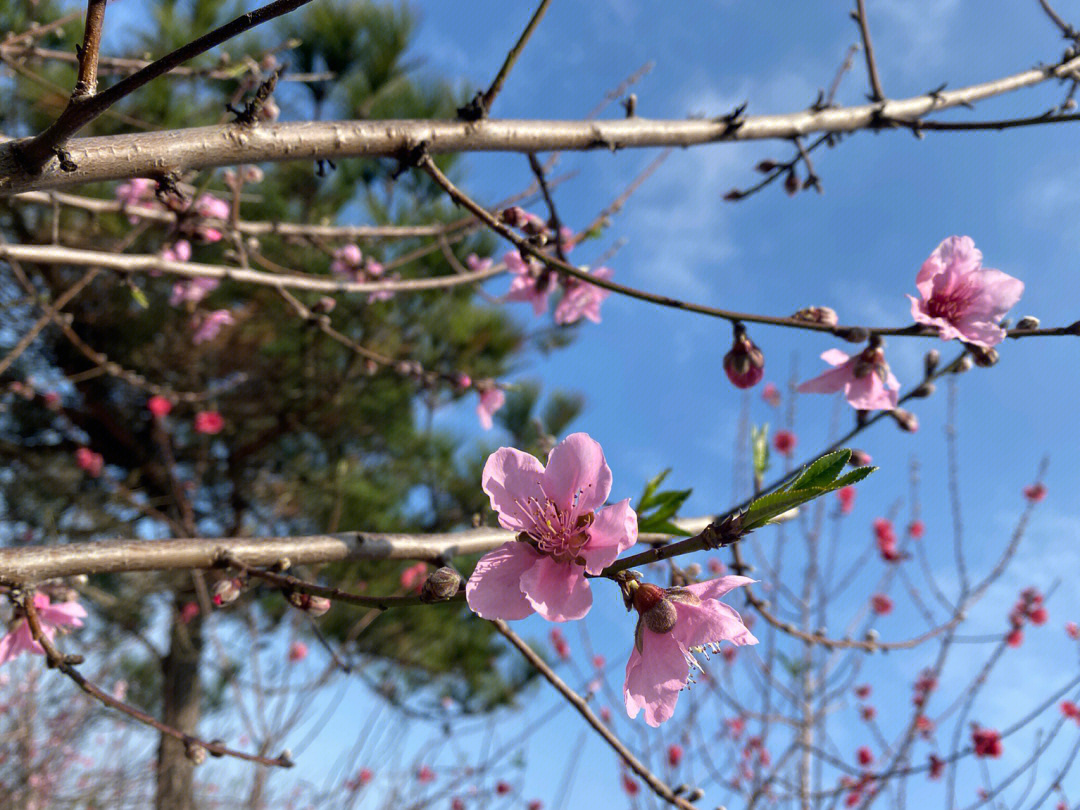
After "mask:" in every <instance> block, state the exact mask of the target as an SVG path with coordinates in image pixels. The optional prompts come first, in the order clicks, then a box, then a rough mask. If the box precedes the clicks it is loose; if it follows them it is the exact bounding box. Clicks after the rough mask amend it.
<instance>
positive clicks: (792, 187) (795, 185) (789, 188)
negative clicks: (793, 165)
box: [784, 171, 802, 197]
mask: <svg viewBox="0 0 1080 810" xmlns="http://www.w3.org/2000/svg"><path fill="white" fill-rule="evenodd" d="M800 188H802V181H801V180H799V177H798V175H796V174H795V172H793V171H789V172H788V173H787V177H785V178H784V191H786V192H787V193H788V196H789V197H794V196H795V195H796V194H797V193H798V192H799V189H800Z"/></svg>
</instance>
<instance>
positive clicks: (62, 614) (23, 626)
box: [0, 593, 86, 665]
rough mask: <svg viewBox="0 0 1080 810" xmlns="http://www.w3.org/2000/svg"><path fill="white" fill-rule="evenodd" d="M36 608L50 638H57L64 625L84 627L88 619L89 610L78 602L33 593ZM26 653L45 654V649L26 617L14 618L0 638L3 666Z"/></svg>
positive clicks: (44, 630)
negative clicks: (31, 631) (36, 637)
mask: <svg viewBox="0 0 1080 810" xmlns="http://www.w3.org/2000/svg"><path fill="white" fill-rule="evenodd" d="M34 609H35V610H36V611H37V614H38V618H39V619H40V621H41V631H42V632H43V633H44V634H45V637H46V638H48V639H49V640H50V641H51V640H52V639H54V638H56V631H57V629H59V628H61V627H82V626H83V622H82V620H83V619H85V618H86V609H85V608H83V606H82V605H80V604H79V603H78V602H58V603H57V604H55V605H54V604H52V602H51V600H50V599H49V597H48V595H47V594H43V593H35V594H34ZM24 652H32V653H37V654H38V655H44V654H45V650H44V648H43V647H42V646H41V645H40V644H38V643H37V642H36V641H34V637H33V636H32V635H31V633H30V626H29V625H28V624H27V623H26V618H25V617H19V618H17V619H15V621H14V623H12V625H11V627H10V628H9V629H8V632H7V635H5V636H4V637H3V638H0V665H3V664H6V663H7V662H8V661H10V660H12V659H13V658H17V657H18V656H19V655H20V654H22V653H24Z"/></svg>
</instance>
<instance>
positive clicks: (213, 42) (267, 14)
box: [18, 0, 311, 174]
mask: <svg viewBox="0 0 1080 810" xmlns="http://www.w3.org/2000/svg"><path fill="white" fill-rule="evenodd" d="M310 2H311V0H275V2H273V3H268V4H267V5H265V6H263V7H262V8H258V9H256V10H255V11H250V12H248V13H247V14H242V15H241V16H239V17H237V18H236V19H235V20H233V21H232V22H229V23H226V24H225V25H223V26H221V27H220V28H217V29H215V30H213V31H211V32H210V33H208V34H204V35H203V36H201V37H199V38H198V39H196V40H193V41H191V42H189V43H188V44H187V45H184V46H182V47H180V48H177V49H176V50H175V51H173V52H172V53H169V54H167V55H165V56H163V57H161V58H160V59H158V60H157V61H155V62H152V63H150V64H149V65H147V66H146V67H144V68H143V69H142V70H139V71H137V72H135V73H133V74H131V75H130V76H128V77H126V78H124V79H121V80H120V81H118V82H117V83H116V84H114V85H112V86H111V87H109V88H108V89H107V90H105V91H104V92H102V93H97V94H95V95H82V96H73V97H72V99H71V103H70V104H68V106H67V108H65V110H64V111H63V112H62V113H61V114H60V117H59V118H57V119H56V121H54V122H53V124H52V125H51V126H50V127H49V128H48V129H46V130H45V131H44V132H42V133H41V134H40V135H38V136H36V137H35V138H33V139H32V140H31V141H29V142H27V143H22V144H20V145H19V147H18V156H19V159H20V161H21V163H22V164H23V169H24V170H25V171H26V172H28V173H30V174H34V173H36V172H38V171H40V170H41V168H42V167H43V166H44V165H45V164H46V163H47V162H48V161H49V159H50V158H51V157H53V155H54V153H56V151H57V150H58V149H61V148H62V147H63V145H64V143H65V142H66V141H67V140H68V139H69V138H70V137H71V136H72V135H74V134H75V133H76V132H78V131H79V130H80V129H82V128H83V127H85V126H86V125H87V124H89V123H90V122H91V121H93V120H94V119H95V118H97V117H98V116H100V115H101V114H102V113H103V112H105V111H106V110H107V109H109V107H111V106H113V105H114V104H116V103H117V102H118V101H120V100H121V99H123V98H126V97H127V96H129V95H131V94H132V93H133V92H135V91H136V90H138V89H139V88H140V87H143V86H144V85H146V84H148V83H149V82H151V81H153V80H154V79H156V78H158V77H159V76H164V75H165V74H166V73H168V72H169V71H170V70H172V69H173V68H174V67H177V66H178V65H182V64H183V63H184V62H187V61H189V60H190V59H194V58H195V57H196V56H199V55H200V54H203V53H205V52H206V51H208V50H210V49H211V48H214V47H217V46H218V45H220V44H221V43H223V42H227V41H228V40H230V39H232V38H233V37H235V36H238V35H239V34H242V33H243V32H245V31H248V30H250V29H252V28H254V27H255V26H257V25H261V24H262V23H264V22H267V21H268V20H272V19H274V18H276V17H280V16H281V15H283V14H287V13H288V12H290V11H294V10H295V9H297V8H299V7H300V6H303V5H305V4H307V3H310ZM97 3H100V6H101V14H102V16H103V15H104V8H105V0H90V5H91V7H94V6H95V5H96V4H97ZM87 27H88V29H89V27H90V24H89V12H88V21H87ZM98 39H99V40H100V21H99V23H98ZM84 61H87V62H88V60H80V78H82V73H83V69H84V68H83V62H84ZM93 70H94V76H95V77H96V75H97V54H96V47H95V54H94V60H93ZM95 81H96V78H95Z"/></svg>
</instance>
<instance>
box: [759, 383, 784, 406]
mask: <svg viewBox="0 0 1080 810" xmlns="http://www.w3.org/2000/svg"><path fill="white" fill-rule="evenodd" d="M761 398H762V399H763V400H765V402H767V403H768V404H769V405H772V406H773V407H774V408H777V407H779V406H780V389H779V388H777V387H776V383H771V382H770V383H765V387H764V388H762V389H761Z"/></svg>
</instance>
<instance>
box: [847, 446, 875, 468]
mask: <svg viewBox="0 0 1080 810" xmlns="http://www.w3.org/2000/svg"><path fill="white" fill-rule="evenodd" d="M872 461H873V459H872V458H871V457H870V454H869V453H867V452H866V451H865V450H852V451H851V459H850V460H849V461H848V464H850V465H851V466H852V467H867V466H869V465H870V462H872Z"/></svg>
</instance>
